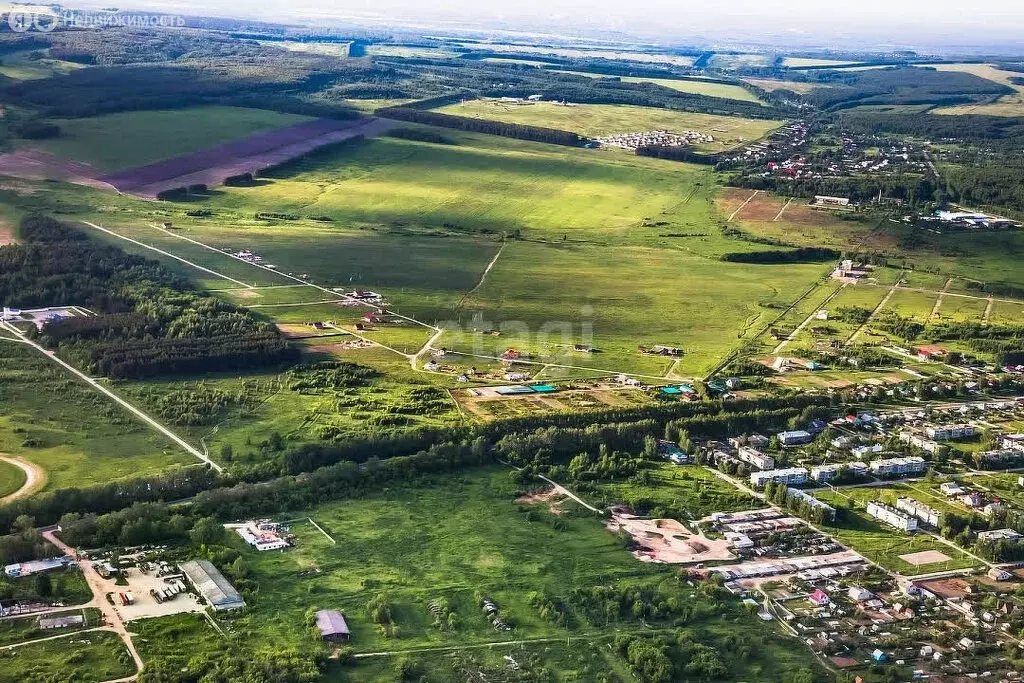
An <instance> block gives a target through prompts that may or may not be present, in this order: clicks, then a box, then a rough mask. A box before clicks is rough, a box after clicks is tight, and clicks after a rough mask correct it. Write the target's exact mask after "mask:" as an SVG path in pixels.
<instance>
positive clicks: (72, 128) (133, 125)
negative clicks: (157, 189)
mask: <svg viewBox="0 0 1024 683" xmlns="http://www.w3.org/2000/svg"><path fill="white" fill-rule="evenodd" d="M308 120H310V119H309V117H307V116H298V115H295V114H281V113H278V112H273V111H268V110H265V109H246V108H242V107H222V106H204V107H191V108H187V109H172V110H164V111H130V112H120V113H116V114H105V115H103V116H95V117H92V118H83V119H66V120H64V119H55V120H54V121H53V122H54V123H56V124H57V125H59V126H60V129H61V135H60V137H58V138H54V139H52V140H43V141H38V142H34V143H32V144H33V145H36V146H39V147H42V148H43V149H45V150H46V151H48V152H50V153H52V154H55V155H56V156H58V157H61V158H63V159H68V160H70V161H77V162H82V163H86V164H90V165H91V166H93V167H95V168H97V169H98V170H100V171H103V172H107V173H110V172H112V171H118V170H122V169H126V168H132V167H134V166H142V165H144V164H151V163H154V162H156V161H162V160H164V159H170V158H171V157H176V156H179V155H182V154H189V153H191V152H198V151H200V150H204V149H208V148H210V147H214V146H216V145H220V144H224V143H227V142H231V141H233V140H238V139H240V138H244V137H246V136H248V135H251V134H253V133H259V132H262V131H267V130H272V129H275V128H283V127H285V126H290V125H293V124H296V123H301V122H303V121H308Z"/></svg>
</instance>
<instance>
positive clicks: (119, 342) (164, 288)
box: [0, 214, 298, 378]
mask: <svg viewBox="0 0 1024 683" xmlns="http://www.w3.org/2000/svg"><path fill="white" fill-rule="evenodd" d="M20 231H21V236H22V242H21V243H20V244H12V245H7V246H4V247H0V299H2V300H3V301H5V302H7V303H8V305H11V306H17V307H21V308H34V307H51V306H85V307H87V308H90V309H92V310H94V311H97V312H98V314H97V315H95V316H88V317H86V316H81V317H79V316H74V317H69V318H64V319H58V320H55V321H51V322H48V323H46V324H44V325H43V327H42V329H40V330H36V329H31V330H30V334H31V336H33V337H35V338H36V339H37V340H38V341H39V342H40V343H42V344H43V345H45V346H47V347H49V348H52V349H55V350H57V351H58V352H59V353H60V354H61V355H62V356H64V357H66V358H67V359H68V360H69V361H71V362H73V363H75V364H76V365H79V366H80V367H82V368H85V369H87V370H88V371H89V372H91V373H94V374H101V375H106V376H109V377H116V378H130V377H131V378H135V377H151V376H155V375H164V374H183V373H194V372H201V371H206V370H223V369H228V368H230V369H239V368H253V367H266V366H268V365H280V364H283V363H288V362H291V361H294V360H296V359H297V358H298V351H297V350H296V349H295V348H294V347H292V346H290V345H289V344H288V343H287V341H286V340H285V339H284V337H283V336H281V334H280V333H279V332H278V330H277V329H276V328H275V327H274V326H273V325H272V324H270V323H268V322H264V321H262V320H260V319H258V318H257V317H256V316H255V315H253V314H252V313H251V312H249V311H246V310H244V309H239V308H236V307H235V306H233V305H231V304H229V303H226V302H224V301H222V300H220V299H216V298H214V297H211V296H208V295H203V294H200V293H198V292H196V291H194V290H193V289H192V288H191V287H190V286H189V285H188V283H187V282H186V281H185V280H184V279H182V278H180V277H178V276H176V275H174V274H173V273H171V272H170V271H168V270H167V269H165V268H164V267H163V266H162V265H161V264H159V263H158V262H156V261H151V260H149V259H145V258H143V257H141V256H134V255H131V254H128V253H126V252H124V251H123V250H121V249H120V248H118V247H116V246H113V245H105V244H102V243H100V242H97V241H95V240H90V239H88V236H87V235H86V234H85V233H83V232H82V231H80V230H78V229H77V228H73V227H71V226H69V225H67V224H65V223H62V222H61V221H58V220H56V219H54V218H52V217H49V216H45V215H41V214H31V215H28V216H26V217H25V218H23V219H22V221H21V224H20Z"/></svg>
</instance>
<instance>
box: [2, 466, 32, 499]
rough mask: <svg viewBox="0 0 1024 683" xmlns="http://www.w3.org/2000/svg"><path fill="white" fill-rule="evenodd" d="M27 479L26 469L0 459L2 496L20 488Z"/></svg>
mask: <svg viewBox="0 0 1024 683" xmlns="http://www.w3.org/2000/svg"><path fill="white" fill-rule="evenodd" d="M26 479H27V476H26V474H25V471H24V470H22V469H21V468H20V467H17V466H15V465H12V464H10V463H7V462H2V461H0V498H3V497H4V496H6V495H9V494H11V493H14V492H15V491H17V490H18V489H20V488H21V487H22V486H24V485H25V480H26Z"/></svg>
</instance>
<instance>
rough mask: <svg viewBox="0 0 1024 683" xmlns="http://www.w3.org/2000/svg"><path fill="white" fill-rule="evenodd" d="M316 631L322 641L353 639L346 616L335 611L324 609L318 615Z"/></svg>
mask: <svg viewBox="0 0 1024 683" xmlns="http://www.w3.org/2000/svg"><path fill="white" fill-rule="evenodd" d="M316 629H317V631H319V632H320V639H321V640H331V641H347V640H348V639H349V638H351V637H352V633H351V632H350V631H349V629H348V622H346V621H345V616H344V615H343V614H342V613H341V612H338V611H337V610H333V609H322V610H320V611H319V612H317V613H316Z"/></svg>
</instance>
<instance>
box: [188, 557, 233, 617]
mask: <svg viewBox="0 0 1024 683" xmlns="http://www.w3.org/2000/svg"><path fill="white" fill-rule="evenodd" d="M178 568H179V569H181V571H182V573H183V574H184V575H185V576H186V578H188V580H189V582H191V583H192V585H193V586H195V587H196V590H197V591H198V592H199V595H201V596H202V597H203V598H204V599H205V600H206V602H208V603H210V606H211V607H213V609H215V610H216V611H218V612H221V611H224V610H229V609H241V608H243V607H245V600H243V599H242V596H241V595H239V594H238V591H236V590H235V587H234V586H232V585H231V582H230V581H228V580H227V579H225V578H224V575H223V574H221V573H220V571H218V570H217V568H216V567H214V566H213V565H212V564H210V563H209V562H207V561H206V560H198V561H197V560H191V561H189V562H183V563H181V564H180V565H178Z"/></svg>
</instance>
